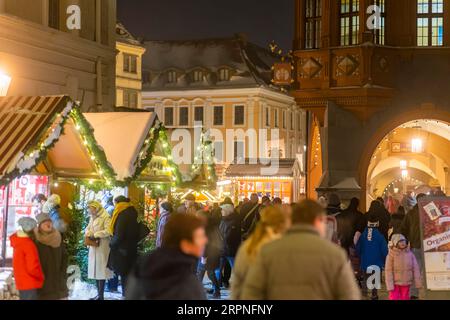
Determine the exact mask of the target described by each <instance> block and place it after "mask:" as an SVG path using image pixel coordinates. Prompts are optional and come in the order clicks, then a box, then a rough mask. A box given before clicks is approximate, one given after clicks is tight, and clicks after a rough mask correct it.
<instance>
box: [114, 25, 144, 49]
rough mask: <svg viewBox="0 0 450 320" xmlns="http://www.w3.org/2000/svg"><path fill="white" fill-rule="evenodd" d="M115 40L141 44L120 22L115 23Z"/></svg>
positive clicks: (136, 44)
mask: <svg viewBox="0 0 450 320" xmlns="http://www.w3.org/2000/svg"><path fill="white" fill-rule="evenodd" d="M116 40H117V41H119V42H125V43H128V44H132V45H135V46H141V45H142V43H141V41H140V40H139V39H137V38H136V37H135V36H133V35H132V34H131V32H129V31H128V30H127V28H125V26H124V25H123V24H122V23H120V22H117V23H116Z"/></svg>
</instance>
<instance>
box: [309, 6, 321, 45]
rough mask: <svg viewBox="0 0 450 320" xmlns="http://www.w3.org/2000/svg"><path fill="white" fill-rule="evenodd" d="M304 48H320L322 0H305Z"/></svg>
mask: <svg viewBox="0 0 450 320" xmlns="http://www.w3.org/2000/svg"><path fill="white" fill-rule="evenodd" d="M305 23H306V25H305V48H306V49H318V48H320V37H321V33H322V0H306V7H305Z"/></svg>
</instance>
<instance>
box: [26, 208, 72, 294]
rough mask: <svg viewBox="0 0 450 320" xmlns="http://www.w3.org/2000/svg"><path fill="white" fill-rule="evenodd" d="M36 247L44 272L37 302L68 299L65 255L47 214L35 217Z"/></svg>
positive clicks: (58, 235)
mask: <svg viewBox="0 0 450 320" xmlns="http://www.w3.org/2000/svg"><path fill="white" fill-rule="evenodd" d="M36 220H37V222H38V227H37V228H35V229H34V236H35V239H36V247H37V250H38V253H39V260H40V261H41V266H42V271H43V272H44V278H45V279H44V284H43V286H42V288H40V289H39V290H38V298H39V300H62V299H66V298H67V297H68V295H69V294H68V288H67V253H66V249H65V246H64V243H63V242H62V237H61V234H60V233H59V231H58V230H56V229H55V228H54V226H53V222H52V219H51V218H50V215H49V214H48V213H44V212H43V213H40V214H38V215H37V216H36Z"/></svg>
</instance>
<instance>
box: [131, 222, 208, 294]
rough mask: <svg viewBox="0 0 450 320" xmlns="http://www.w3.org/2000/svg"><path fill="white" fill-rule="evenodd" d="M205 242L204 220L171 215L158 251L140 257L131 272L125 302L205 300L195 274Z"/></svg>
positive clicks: (203, 292)
mask: <svg viewBox="0 0 450 320" xmlns="http://www.w3.org/2000/svg"><path fill="white" fill-rule="evenodd" d="M207 241H208V240H207V237H206V234H205V221H204V219H202V218H199V217H196V216H194V215H185V214H174V215H172V216H171V217H170V218H169V221H168V222H167V224H166V226H165V231H164V236H163V243H162V247H161V248H159V249H157V250H156V251H154V252H153V253H151V254H149V255H147V256H145V257H143V258H142V259H141V260H140V261H139V262H138V263H137V265H136V266H135V268H134V269H133V271H132V272H131V274H130V280H129V284H128V290H127V295H126V297H127V300H205V299H206V297H205V291H204V289H203V286H202V284H201V282H200V281H199V280H198V279H197V276H196V274H195V272H196V264H197V261H198V259H199V258H200V257H201V256H202V254H203V251H204V250H205V245H206V243H207Z"/></svg>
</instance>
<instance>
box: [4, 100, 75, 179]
mask: <svg viewBox="0 0 450 320" xmlns="http://www.w3.org/2000/svg"><path fill="white" fill-rule="evenodd" d="M68 102H69V98H68V97H66V96H42V97H41V96H36V97H0V176H3V175H5V174H6V173H7V170H8V168H9V167H10V166H11V164H12V163H11V162H13V161H15V160H16V159H17V157H18V155H19V154H20V153H24V152H26V150H27V149H28V148H30V146H32V145H33V143H37V141H38V140H39V138H40V137H41V136H42V135H43V134H44V133H45V130H46V128H48V126H49V122H51V121H53V119H54V118H55V115H56V114H57V113H59V112H61V111H62V110H63V109H64V108H65V107H66V105H67V103H68Z"/></svg>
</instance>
